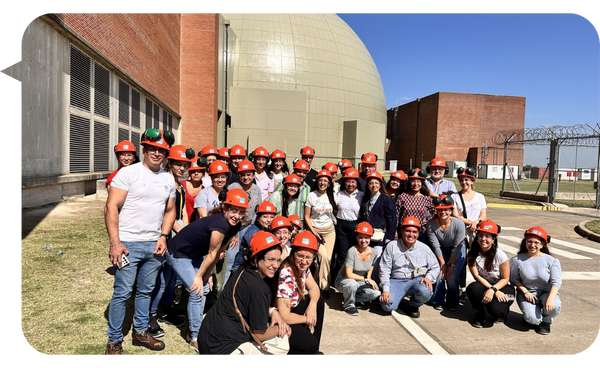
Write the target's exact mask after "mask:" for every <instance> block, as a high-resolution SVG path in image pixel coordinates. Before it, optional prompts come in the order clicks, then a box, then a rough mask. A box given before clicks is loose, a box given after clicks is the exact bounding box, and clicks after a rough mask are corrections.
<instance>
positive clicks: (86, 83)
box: [69, 45, 173, 174]
mask: <svg viewBox="0 0 600 368" xmlns="http://www.w3.org/2000/svg"><path fill="white" fill-rule="evenodd" d="M70 62H71V64H70V74H71V79H70V87H69V92H70V97H69V105H70V106H69V115H70V117H69V173H71V174H74V173H91V172H105V171H109V169H110V160H116V159H115V155H114V154H113V147H110V141H111V140H110V138H111V132H114V131H115V129H112V128H111V127H112V126H113V125H114V124H116V125H118V128H117V129H116V131H117V135H118V136H117V142H120V141H122V140H125V139H126V140H129V141H131V142H132V143H133V144H135V145H136V147H137V149H138V154H139V155H141V147H140V138H141V135H142V132H143V131H144V130H145V129H148V128H156V129H164V130H173V115H171V114H169V113H168V112H167V111H165V110H164V109H162V108H161V107H160V106H159V105H158V104H156V103H155V102H153V101H152V100H151V99H149V98H148V97H146V96H144V95H143V93H141V92H140V91H138V90H136V89H135V88H133V87H131V86H130V85H129V84H128V83H127V82H125V81H123V80H122V79H120V78H118V77H117V76H116V75H111V72H110V71H109V70H108V69H106V68H104V67H103V66H102V65H100V64H99V63H98V62H97V61H94V60H92V58H91V57H90V56H88V55H86V54H85V53H83V52H82V51H81V50H79V49H77V48H76V47H74V46H73V45H71V55H70ZM113 80H114V81H116V80H118V90H117V91H116V96H114V98H111V81H113ZM112 83H114V82H112ZM111 101H115V102H118V104H115V105H117V106H118V108H117V109H116V110H117V111H112V110H115V109H111ZM142 105H143V106H142ZM111 113H112V115H111ZM114 114H116V116H113V115H114Z"/></svg>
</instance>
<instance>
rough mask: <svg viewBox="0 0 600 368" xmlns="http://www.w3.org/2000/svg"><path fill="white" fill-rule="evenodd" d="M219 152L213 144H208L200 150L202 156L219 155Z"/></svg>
mask: <svg viewBox="0 0 600 368" xmlns="http://www.w3.org/2000/svg"><path fill="white" fill-rule="evenodd" d="M218 154H219V151H218V150H217V149H216V148H215V147H213V146H206V147H204V148H202V151H201V152H200V156H202V157H204V156H210V155H215V156H217V155H218Z"/></svg>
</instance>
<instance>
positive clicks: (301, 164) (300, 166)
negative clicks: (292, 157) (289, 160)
mask: <svg viewBox="0 0 600 368" xmlns="http://www.w3.org/2000/svg"><path fill="white" fill-rule="evenodd" d="M294 170H303V171H309V170H310V166H309V165H308V162H306V161H304V160H298V161H296V163H295V164H294Z"/></svg>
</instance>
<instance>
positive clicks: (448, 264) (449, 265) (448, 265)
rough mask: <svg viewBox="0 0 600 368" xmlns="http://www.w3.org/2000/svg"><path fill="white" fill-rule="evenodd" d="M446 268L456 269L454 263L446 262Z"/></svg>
mask: <svg viewBox="0 0 600 368" xmlns="http://www.w3.org/2000/svg"><path fill="white" fill-rule="evenodd" d="M446 267H450V268H452V267H454V265H453V264H452V263H450V262H446Z"/></svg>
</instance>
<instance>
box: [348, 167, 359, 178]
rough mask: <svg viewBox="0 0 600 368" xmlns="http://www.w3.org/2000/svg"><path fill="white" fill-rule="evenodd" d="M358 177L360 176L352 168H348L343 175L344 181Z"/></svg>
mask: <svg viewBox="0 0 600 368" xmlns="http://www.w3.org/2000/svg"><path fill="white" fill-rule="evenodd" d="M359 176H360V174H359V173H358V170H356V169H355V168H353V167H351V168H349V169H348V170H346V172H345V173H344V179H358V177H359Z"/></svg>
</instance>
